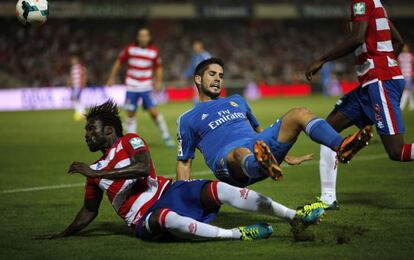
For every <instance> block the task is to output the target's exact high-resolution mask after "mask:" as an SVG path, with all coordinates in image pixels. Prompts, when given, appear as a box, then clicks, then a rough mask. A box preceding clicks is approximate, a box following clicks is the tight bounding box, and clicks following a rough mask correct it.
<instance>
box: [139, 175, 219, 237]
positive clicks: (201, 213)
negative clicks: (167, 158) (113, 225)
mask: <svg viewBox="0 0 414 260" xmlns="http://www.w3.org/2000/svg"><path fill="white" fill-rule="evenodd" d="M210 182H211V181H209V180H191V181H176V182H174V183H173V184H171V185H170V186H169V187H168V189H167V191H165V192H164V194H163V195H162V196H161V198H160V199H159V200H158V201H157V202H156V203H155V204H154V205H153V206H152V207H151V208H150V209H149V210H148V211H147V212H146V213H145V215H144V216H143V217H142V221H139V222H138V223H137V225H136V226H135V235H136V236H137V237H138V238H142V239H146V240H153V239H154V235H153V234H152V233H151V231H150V230H148V225H147V223H146V222H147V221H149V217H150V216H151V214H152V213H153V212H154V211H156V210H158V209H169V210H171V211H174V212H175V213H177V214H179V215H181V216H185V217H189V218H192V219H195V220H197V221H199V222H203V223H210V222H211V221H213V220H214V218H215V217H216V215H217V213H218V211H219V209H220V206H217V208H216V209H215V210H214V211H213V212H208V213H207V212H205V210H204V209H203V207H202V205H201V201H200V194H201V191H202V189H203V187H204V186H205V185H206V184H208V183H210Z"/></svg>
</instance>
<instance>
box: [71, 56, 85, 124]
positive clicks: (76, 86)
mask: <svg viewBox="0 0 414 260" xmlns="http://www.w3.org/2000/svg"><path fill="white" fill-rule="evenodd" d="M70 64H71V67H70V77H69V86H70V88H71V91H72V92H71V96H70V100H71V101H72V104H73V107H74V108H75V114H74V115H73V119H74V120H76V121H79V120H82V119H83V114H84V113H85V108H84V106H83V105H82V102H81V95H82V90H83V88H85V86H86V67H85V65H83V64H82V62H81V60H80V57H79V55H78V54H72V56H71V57H70Z"/></svg>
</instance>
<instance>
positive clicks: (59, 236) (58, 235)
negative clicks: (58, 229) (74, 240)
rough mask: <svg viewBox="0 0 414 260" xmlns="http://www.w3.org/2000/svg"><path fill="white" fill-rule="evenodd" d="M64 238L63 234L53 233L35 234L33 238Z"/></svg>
mask: <svg viewBox="0 0 414 260" xmlns="http://www.w3.org/2000/svg"><path fill="white" fill-rule="evenodd" d="M58 238H63V236H62V235H61V234H51V235H40V236H33V237H32V239H33V240H52V239H58Z"/></svg>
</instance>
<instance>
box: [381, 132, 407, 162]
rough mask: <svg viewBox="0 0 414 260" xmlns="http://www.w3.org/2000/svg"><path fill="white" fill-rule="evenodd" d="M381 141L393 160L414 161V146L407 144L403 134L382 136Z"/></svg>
mask: <svg viewBox="0 0 414 260" xmlns="http://www.w3.org/2000/svg"><path fill="white" fill-rule="evenodd" d="M381 140H382V143H383V144H384V148H385V151H386V152H387V154H388V156H389V158H390V159H391V160H393V161H401V162H408V161H413V160H414V144H407V143H405V142H404V136H403V134H397V135H381Z"/></svg>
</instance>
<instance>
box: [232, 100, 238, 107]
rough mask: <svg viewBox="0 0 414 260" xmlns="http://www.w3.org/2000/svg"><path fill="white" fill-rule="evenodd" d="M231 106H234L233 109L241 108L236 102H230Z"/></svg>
mask: <svg viewBox="0 0 414 260" xmlns="http://www.w3.org/2000/svg"><path fill="white" fill-rule="evenodd" d="M230 105H232V106H233V107H238V106H239V104H237V103H236V102H234V101H230Z"/></svg>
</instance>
